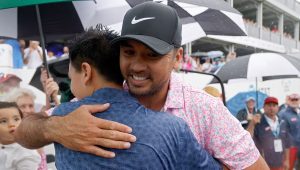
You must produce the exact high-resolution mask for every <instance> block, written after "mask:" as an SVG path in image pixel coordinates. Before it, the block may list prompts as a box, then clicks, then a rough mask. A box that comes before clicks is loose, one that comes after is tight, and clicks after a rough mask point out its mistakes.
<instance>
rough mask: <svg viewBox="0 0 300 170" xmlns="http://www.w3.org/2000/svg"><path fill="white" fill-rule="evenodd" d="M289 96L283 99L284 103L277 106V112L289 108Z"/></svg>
mask: <svg viewBox="0 0 300 170" xmlns="http://www.w3.org/2000/svg"><path fill="white" fill-rule="evenodd" d="M289 101H290V100H289V95H287V96H286V97H285V103H283V104H282V105H280V106H279V112H281V111H283V110H285V109H286V108H287V107H288V106H289Z"/></svg>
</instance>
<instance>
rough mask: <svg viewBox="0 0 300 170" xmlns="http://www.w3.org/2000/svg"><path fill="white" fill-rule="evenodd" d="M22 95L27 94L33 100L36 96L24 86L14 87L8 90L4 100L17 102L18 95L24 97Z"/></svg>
mask: <svg viewBox="0 0 300 170" xmlns="http://www.w3.org/2000/svg"><path fill="white" fill-rule="evenodd" d="M24 96H29V97H31V98H32V99H33V100H35V98H36V96H35V95H34V93H33V92H32V91H31V90H29V89H25V88H16V89H13V90H12V91H10V92H9V93H8V94H7V95H6V97H5V99H4V100H5V101H7V102H17V100H18V99H19V98H20V97H24Z"/></svg>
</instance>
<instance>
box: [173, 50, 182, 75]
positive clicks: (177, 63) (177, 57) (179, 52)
mask: <svg viewBox="0 0 300 170" xmlns="http://www.w3.org/2000/svg"><path fill="white" fill-rule="evenodd" d="M182 57H183V48H182V47H180V48H179V49H178V50H177V51H176V54H175V64H174V67H173V69H175V70H179V69H180V64H181V63H182Z"/></svg>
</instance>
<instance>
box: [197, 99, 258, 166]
mask: <svg viewBox="0 0 300 170" xmlns="http://www.w3.org/2000/svg"><path fill="white" fill-rule="evenodd" d="M204 104H205V108H203V106H200V107H201V108H202V114H204V120H201V122H200V123H204V126H205V128H204V131H203V132H202V134H203V139H204V140H205V141H204V143H205V148H207V149H208V151H209V152H210V153H211V154H212V155H213V156H214V157H215V158H217V159H219V160H220V161H221V162H222V163H223V164H225V165H226V166H228V167H229V168H230V169H245V168H247V167H249V166H251V165H252V164H254V163H255V162H256V161H257V160H258V158H259V156H260V154H259V151H258V150H257V148H256V146H255V144H254V141H253V139H252V137H251V135H250V133H249V132H248V131H246V130H245V129H244V128H243V127H242V126H241V124H240V122H239V121H238V120H237V119H236V118H235V117H234V116H233V115H232V114H231V113H230V112H229V111H228V109H227V108H226V107H225V106H224V105H223V103H221V101H219V100H216V99H210V98H209V99H206V102H204ZM202 127H203V126H202ZM200 131H201V130H200Z"/></svg>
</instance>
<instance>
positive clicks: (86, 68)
mask: <svg viewBox="0 0 300 170" xmlns="http://www.w3.org/2000/svg"><path fill="white" fill-rule="evenodd" d="M81 72H82V76H83V77H82V78H83V83H84V84H85V85H87V84H88V83H89V82H90V80H91V79H92V67H91V65H90V64H89V63H87V62H83V63H82V64H81Z"/></svg>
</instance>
